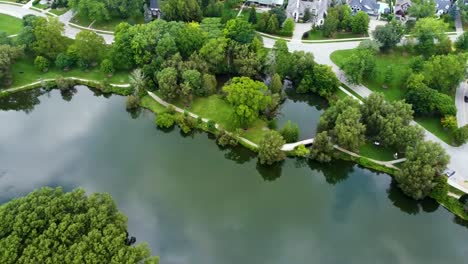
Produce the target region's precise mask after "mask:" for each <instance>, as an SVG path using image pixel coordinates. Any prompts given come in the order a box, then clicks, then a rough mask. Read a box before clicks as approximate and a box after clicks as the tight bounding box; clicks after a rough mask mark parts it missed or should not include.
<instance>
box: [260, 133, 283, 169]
mask: <svg viewBox="0 0 468 264" xmlns="http://www.w3.org/2000/svg"><path fill="white" fill-rule="evenodd" d="M285 143H286V142H285V141H284V139H283V137H282V136H281V135H280V134H279V133H278V132H276V131H274V130H272V131H268V132H266V133H265V134H264V136H263V138H262V140H261V141H260V144H259V145H258V160H259V161H260V163H261V164H268V165H272V164H274V163H275V162H278V161H282V160H283V159H284V158H285V157H286V155H285V154H284V152H283V151H282V150H281V148H282V147H283V145H284V144H285Z"/></svg>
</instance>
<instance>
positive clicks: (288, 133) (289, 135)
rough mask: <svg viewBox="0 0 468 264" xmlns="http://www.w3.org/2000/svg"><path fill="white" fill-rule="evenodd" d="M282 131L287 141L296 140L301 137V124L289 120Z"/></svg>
mask: <svg viewBox="0 0 468 264" xmlns="http://www.w3.org/2000/svg"><path fill="white" fill-rule="evenodd" d="M280 133H281V136H283V138H284V140H285V141H286V143H292V142H296V141H297V140H298V139H299V126H298V125H297V124H294V123H293V122H291V120H288V122H286V124H284V126H283V128H281V131H280Z"/></svg>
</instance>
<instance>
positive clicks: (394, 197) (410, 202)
mask: <svg viewBox="0 0 468 264" xmlns="http://www.w3.org/2000/svg"><path fill="white" fill-rule="evenodd" d="M387 196H388V199H390V201H392V203H393V205H395V206H396V207H398V208H399V209H400V210H401V211H402V212H405V213H408V214H412V215H415V214H418V213H420V212H421V211H424V212H427V213H431V212H435V211H436V210H437V209H438V208H439V204H438V203H437V202H436V201H435V200H433V199H431V198H425V199H423V200H420V201H416V200H414V199H412V198H410V197H408V196H406V195H405V194H404V193H403V192H402V191H401V189H400V188H398V183H397V182H396V181H395V180H393V179H392V182H391V184H390V186H389V188H388V189H387Z"/></svg>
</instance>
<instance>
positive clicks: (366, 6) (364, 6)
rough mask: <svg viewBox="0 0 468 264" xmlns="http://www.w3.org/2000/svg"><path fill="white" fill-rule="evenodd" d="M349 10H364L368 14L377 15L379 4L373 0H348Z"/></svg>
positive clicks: (355, 11) (354, 12) (354, 11)
mask: <svg viewBox="0 0 468 264" xmlns="http://www.w3.org/2000/svg"><path fill="white" fill-rule="evenodd" d="M348 4H349V7H351V11H352V13H353V15H354V14H356V13H357V12H359V11H362V12H365V13H367V14H368V15H370V16H378V15H379V8H380V4H378V3H377V2H376V1H375V0H349V3H348Z"/></svg>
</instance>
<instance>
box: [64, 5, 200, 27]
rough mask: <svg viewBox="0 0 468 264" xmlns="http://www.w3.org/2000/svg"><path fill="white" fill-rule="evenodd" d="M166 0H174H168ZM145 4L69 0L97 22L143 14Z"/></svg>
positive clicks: (79, 12)
mask: <svg viewBox="0 0 468 264" xmlns="http://www.w3.org/2000/svg"><path fill="white" fill-rule="evenodd" d="M165 2H174V1H170V0H168V1H165ZM183 2H185V1H183ZM195 2H196V1H195ZM144 4H146V1H145V0H116V1H100V0H68V6H69V7H70V8H72V9H73V10H74V11H75V12H76V13H77V14H78V15H79V16H82V17H87V18H89V19H90V20H91V21H94V20H95V21H97V22H102V21H109V20H111V19H114V18H117V19H119V18H121V19H124V18H129V17H135V16H138V15H141V14H142V13H143V5H144Z"/></svg>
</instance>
